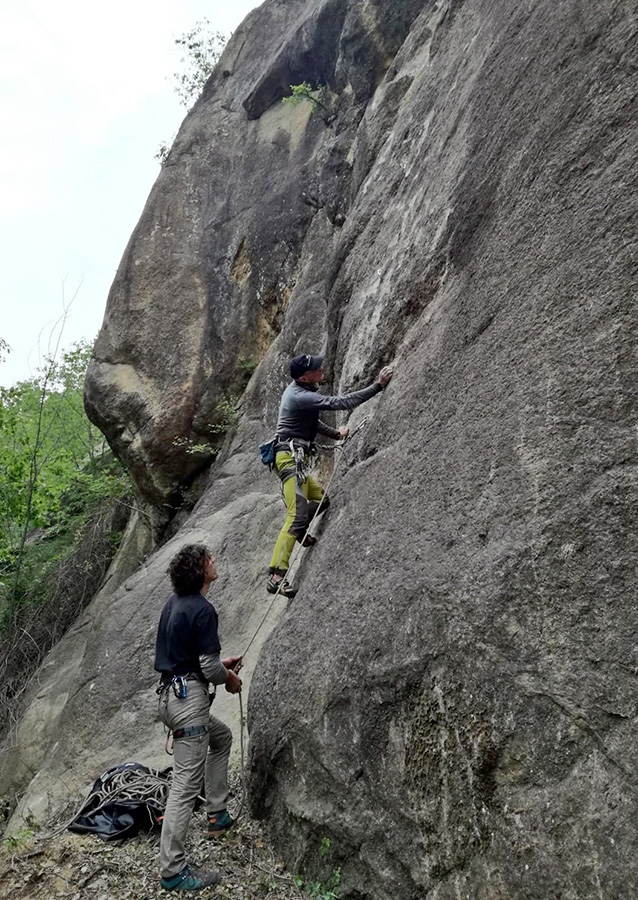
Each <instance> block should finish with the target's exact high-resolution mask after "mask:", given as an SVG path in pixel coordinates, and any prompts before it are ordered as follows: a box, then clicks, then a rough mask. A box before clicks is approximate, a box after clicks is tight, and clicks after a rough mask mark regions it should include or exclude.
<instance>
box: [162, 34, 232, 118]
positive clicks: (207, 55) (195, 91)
mask: <svg viewBox="0 0 638 900" xmlns="http://www.w3.org/2000/svg"><path fill="white" fill-rule="evenodd" d="M228 37H229V36H228V35H225V34H222V32H221V31H213V26H212V25H211V23H210V21H209V20H208V19H200V21H199V22H196V23H195V25H194V26H193V27H192V28H191V30H190V31H187V32H186V33H185V34H183V35H182V36H181V37H178V38H175V43H176V44H177V45H178V46H179V47H181V48H182V58H181V60H180V63H181V66H182V68H181V70H180V71H179V72H175V74H174V75H173V78H174V80H175V92H176V94H177V96H178V97H179V99H180V100H181V102H182V104H183V105H184V106H185V107H186V108H188V107H190V106H192V104H193V103H194V102H195V100H197V98H198V97H199V95H200V94H201V92H202V91H203V89H204V85H205V84H206V82H207V81H208V79H209V77H210V75H211V74H212V72H213V69H214V68H215V66H216V65H217V63H218V61H219V58H220V56H221V55H222V53H223V52H224V47H225V46H226V44H227V43H228Z"/></svg>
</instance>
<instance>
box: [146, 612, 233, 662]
mask: <svg viewBox="0 0 638 900" xmlns="http://www.w3.org/2000/svg"><path fill="white" fill-rule="evenodd" d="M220 650H221V646H220V643H219V636H218V634H217V613H216V612H215V607H214V606H213V605H212V604H211V603H209V602H208V600H206V598H205V597H202V595H201V594H193V595H190V596H188V597H180V596H179V595H178V594H173V595H172V597H170V598H169V599H168V600H167V602H166V605H165V606H164V609H163V610H162V615H161V616H160V622H159V627H158V629H157V640H156V642H155V668H156V669H157V671H158V672H166V673H167V674H169V675H187V674H188V673H189V672H195V673H197V672H201V668H200V665H199V657H200V656H201V655H203V654H206V655H208V654H213V653H219V651H220Z"/></svg>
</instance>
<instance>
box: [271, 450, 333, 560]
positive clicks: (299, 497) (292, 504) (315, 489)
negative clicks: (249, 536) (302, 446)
mask: <svg viewBox="0 0 638 900" xmlns="http://www.w3.org/2000/svg"><path fill="white" fill-rule="evenodd" d="M275 469H276V470H277V474H278V475H279V477H280V478H281V480H282V482H283V483H282V491H283V495H284V501H285V503H286V509H287V510H288V515H287V516H286V521H285V522H284V524H283V528H282V529H281V531H280V532H279V537H278V538H277V543H276V544H275V549H274V551H273V554H272V559H271V560H270V569H269V571H270V573H271V575H272V574H273V573H275V574H277V575H284V574H285V573H286V572H287V571H288V561H289V559H290V554H291V553H292V548H293V547H294V546H295V541H300V542H301V541H302V540H303V538H304V535H305V533H306V529H307V528H308V525H310V522H311V521H312V517H313V516H314V514H315V512H316V511H317V507H318V505H319V503H320V502H321V500H322V499H323V496H324V494H323V488H322V487H321V485H320V484H319V483H318V482H317V481H315V479H314V478H312V477H310V476H308V477H307V478H306V480H305V481H304V483H303V484H299V479H298V478H297V476H296V468H295V460H294V457H293V455H292V453H290V452H289V451H287V450H283V451H280V452H279V453H277V455H276V457H275Z"/></svg>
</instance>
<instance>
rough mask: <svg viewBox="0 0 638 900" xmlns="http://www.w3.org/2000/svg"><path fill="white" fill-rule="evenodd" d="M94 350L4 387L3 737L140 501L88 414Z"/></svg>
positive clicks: (0, 491) (77, 352) (0, 483)
mask: <svg viewBox="0 0 638 900" xmlns="http://www.w3.org/2000/svg"><path fill="white" fill-rule="evenodd" d="M91 352H92V351H91V346H90V345H88V344H86V343H84V342H81V343H78V344H75V345H74V346H73V347H72V348H71V349H70V350H67V351H66V352H64V353H62V354H61V358H60V359H59V360H58V359H57V358H56V357H57V346H56V347H55V348H54V351H53V353H51V354H50V355H49V357H48V358H46V359H45V361H44V365H43V366H42V367H41V369H40V371H39V373H38V374H37V375H36V376H35V377H33V378H30V379H28V380H26V381H22V382H19V383H18V384H16V385H14V386H13V387H11V388H0V732H1V731H2V730H3V728H4V727H5V726H6V725H7V723H9V722H12V721H16V719H17V716H18V714H19V703H18V699H19V697H20V696H21V695H22V693H23V690H24V688H25V686H26V684H27V683H28V681H29V679H30V678H31V676H32V675H33V673H34V672H35V670H36V669H37V667H38V665H39V664H40V662H41V661H42V659H43V658H44V655H45V654H46V652H47V651H48V650H49V649H50V648H51V647H52V646H53V644H54V643H55V642H56V641H57V640H59V638H60V637H61V636H62V634H63V633H64V631H65V630H66V629H67V628H68V627H69V625H70V624H71V623H72V622H73V621H74V620H75V618H76V617H77V616H78V614H79V613H80V611H81V610H82V609H83V608H84V607H85V606H86V604H87V603H88V602H89V601H90V600H91V598H92V597H93V596H94V594H95V592H96V591H97V590H98V589H99V587H100V585H101V583H102V581H103V579H104V576H105V574H106V572H107V570H108V567H109V564H110V562H111V560H112V558H113V556H114V554H115V552H116V550H117V548H118V546H119V543H120V541H121V538H122V535H123V532H124V529H125V527H126V523H127V521H128V518H129V515H130V511H131V509H132V508H133V500H132V497H131V496H130V492H131V485H130V481H129V479H128V477H127V475H126V473H125V472H124V470H123V469H122V467H121V466H120V464H119V463H118V462H117V460H115V459H114V457H113V455H112V453H111V452H110V450H109V448H108V446H107V445H106V443H105V441H104V438H103V437H102V435H101V434H100V432H99V431H98V430H97V429H96V428H95V426H94V425H92V424H91V422H89V420H88V418H87V417H86V414H85V412H84V407H83V400H82V391H83V386H84V376H85V372H86V367H87V364H88V361H89V358H90V356H91Z"/></svg>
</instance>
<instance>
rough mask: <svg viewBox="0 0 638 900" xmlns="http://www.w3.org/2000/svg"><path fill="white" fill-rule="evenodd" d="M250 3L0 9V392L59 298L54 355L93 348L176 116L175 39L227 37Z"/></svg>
mask: <svg viewBox="0 0 638 900" xmlns="http://www.w3.org/2000/svg"><path fill="white" fill-rule="evenodd" d="M258 5H260V4H259V2H256V0H225V2H222V0H109V2H108V3H91V2H86V0H0V126H1V128H2V139H1V140H0V337H2V338H4V339H5V340H6V341H8V343H9V345H10V346H11V348H12V352H11V353H10V354H9V355H8V357H7V358H6V360H5V361H4V362H3V363H0V384H2V385H5V386H7V385H10V384H12V383H14V382H16V381H18V380H22V379H24V378H28V377H29V376H30V375H32V374H34V373H35V370H36V369H37V367H38V365H39V364H40V356H41V354H42V353H43V352H44V353H46V351H47V341H48V339H49V337H50V335H51V331H52V326H53V325H54V323H55V322H56V320H58V319H59V317H60V316H61V314H62V309H63V297H65V298H66V301H67V302H68V301H69V300H70V299H71V297H72V296H73V295H74V294H77V295H76V299H75V300H74V302H73V304H72V306H71V308H70V311H69V316H68V319H67V322H66V325H65V328H64V333H63V335H62V346H63V347H64V348H67V347H69V346H70V345H71V344H73V343H74V342H75V341H77V340H79V339H80V338H86V339H87V340H93V338H95V336H96V335H97V332H98V330H99V327H100V325H101V322H102V317H103V314H104V307H105V304H106V296H107V293H108V289H109V287H110V285H111V281H112V280H113V277H114V275H115V271H116V269H117V266H118V264H119V261H120V258H121V256H122V253H123V251H124V248H125V246H126V243H127V241H128V238H129V236H130V234H131V232H132V230H133V228H134V227H135V225H136V223H137V220H138V218H139V216H140V214H141V212H142V209H143V207H144V203H145V201H146V198H147V196H148V193H149V191H150V189H151V187H152V185H153V182H154V181H155V178H156V177H157V175H158V172H159V163H158V162H157V160H155V158H154V155H155V153H156V152H157V150H158V147H159V145H160V143H161V142H162V141H168V140H170V139H171V138H172V137H173V135H174V134H175V132H176V131H177V128H178V127H179V124H180V122H181V121H182V119H183V118H184V116H185V114H186V110H185V108H184V107H183V106H181V105H180V103H179V100H178V98H177V96H176V94H175V91H174V87H173V82H172V78H171V76H172V74H173V73H174V72H175V71H177V70H178V69H179V60H180V55H181V52H180V48H179V47H177V46H176V45H175V38H176V37H179V36H180V35H182V34H184V32H186V31H188V30H189V29H190V28H191V27H192V26H194V25H195V24H196V22H198V21H201V20H202V19H204V18H206V19H208V20H209V21H210V23H211V26H212V28H213V29H214V30H219V31H222V32H224V33H226V34H229V33H230V32H231V31H233V30H234V29H235V28H236V27H237V25H238V24H239V23H240V22H241V20H242V19H243V18H244V17H245V16H246V14H247V13H248V12H249V11H250V10H251V9H252V8H253V7H255V6H258Z"/></svg>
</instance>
